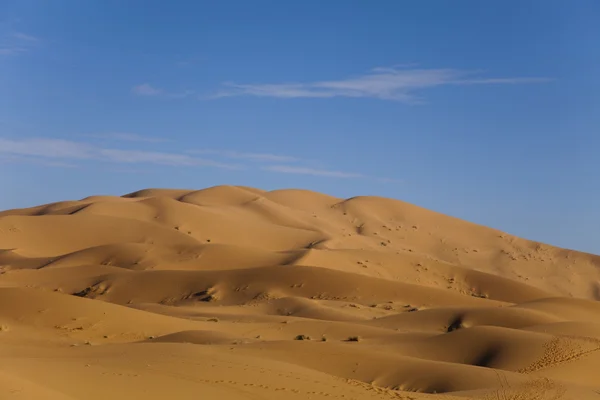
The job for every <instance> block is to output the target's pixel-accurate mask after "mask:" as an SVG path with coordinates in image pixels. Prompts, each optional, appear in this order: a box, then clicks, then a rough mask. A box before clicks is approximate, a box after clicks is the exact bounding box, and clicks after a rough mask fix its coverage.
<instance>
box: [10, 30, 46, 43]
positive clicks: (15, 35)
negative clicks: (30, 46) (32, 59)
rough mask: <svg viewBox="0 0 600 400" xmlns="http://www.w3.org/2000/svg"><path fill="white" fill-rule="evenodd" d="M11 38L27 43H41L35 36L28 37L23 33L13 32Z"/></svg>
mask: <svg viewBox="0 0 600 400" xmlns="http://www.w3.org/2000/svg"><path fill="white" fill-rule="evenodd" d="M11 36H12V37H13V38H15V39H17V40H24V41H26V42H37V41H39V39H38V38H36V37H35V36H32V35H28V34H26V33H23V32H13V33H12V34H11Z"/></svg>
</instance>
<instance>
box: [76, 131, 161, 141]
mask: <svg viewBox="0 0 600 400" xmlns="http://www.w3.org/2000/svg"><path fill="white" fill-rule="evenodd" d="M82 136H84V137H89V138H95V139H106V140H114V141H122V142H146V143H162V142H168V141H169V139H166V138H158V137H152V136H144V135H139V134H137V133H127V132H108V133H93V134H86V135H82Z"/></svg>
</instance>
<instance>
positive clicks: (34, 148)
mask: <svg viewBox="0 0 600 400" xmlns="http://www.w3.org/2000/svg"><path fill="white" fill-rule="evenodd" d="M0 156H2V157H4V158H5V159H8V160H10V159H11V157H13V158H14V157H21V158H22V157H37V158H40V159H42V160H46V161H52V162H54V163H57V162H63V163H68V162H69V161H83V160H95V161H102V162H110V163H119V164H154V165H167V166H181V167H194V166H207V167H215V168H223V169H240V168H242V167H241V166H239V165H234V164H227V163H220V162H216V161H212V160H206V159H202V158H197V157H193V156H190V155H187V154H181V153H169V152H160V151H143V150H129V149H112V148H103V147H98V146H94V145H91V144H89V143H82V142H74V141H70V140H63V139H48V138H31V139H19V140H13V139H4V138H0Z"/></svg>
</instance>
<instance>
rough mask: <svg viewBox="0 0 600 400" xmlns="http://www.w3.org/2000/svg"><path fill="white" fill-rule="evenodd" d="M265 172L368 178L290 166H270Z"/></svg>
mask: <svg viewBox="0 0 600 400" xmlns="http://www.w3.org/2000/svg"><path fill="white" fill-rule="evenodd" d="M262 169H263V170H265V171H271V172H280V173H283V174H298V175H313V176H324V177H330V178H365V177H366V176H365V175H363V174H359V173H353V172H342V171H331V170H324V169H314V168H308V167H296V166H289V165H269V166H266V167H263V168H262Z"/></svg>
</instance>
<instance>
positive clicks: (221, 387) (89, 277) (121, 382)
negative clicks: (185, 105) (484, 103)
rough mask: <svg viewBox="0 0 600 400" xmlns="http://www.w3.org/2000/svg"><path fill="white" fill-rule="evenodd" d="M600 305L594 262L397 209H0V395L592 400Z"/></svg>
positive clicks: (232, 195) (292, 199)
mask: <svg viewBox="0 0 600 400" xmlns="http://www.w3.org/2000/svg"><path fill="white" fill-rule="evenodd" d="M598 299H600V256H596V255H592V254H587V253H581V252H577V251H573V250H567V249H561V248H557V247H553V246H550V245H546V244H543V243H539V242H533V241H529V240H525V239H522V238H518V237H515V236H512V235H509V234H507V233H504V232H501V231H498V230H495V229H491V228H487V227H484V226H480V225H476V224H472V223H469V222H466V221H462V220H459V219H456V218H452V217H448V216H445V215H442V214H439V213H436V212H433V211H429V210H426V209H423V208H420V207H417V206H415V205H412V204H408V203H405V202H401V201H397V200H392V199H385V198H379V197H365V196H362V197H354V198H350V199H339V198H335V197H332V196H328V195H324V194H320V193H315V192H310V191H305V190H296V189H294V190H276V191H271V192H267V191H263V190H260V189H254V188H249V187H237V186H218V187H212V188H207V189H203V190H184V189H173V190H171V189H146V190H140V191H137V192H133V193H130V194H126V195H124V196H122V197H114V196H91V197H87V198H85V199H82V200H78V201H63V202H58V203H53V204H46V205H41V206H38V207H32V208H27V209H16V210H8V211H3V212H0V305H1V309H0V352H1V353H0V357H1V358H2V361H3V362H2V364H1V365H2V366H1V367H0V397H1V398H23V399H31V398H44V399H84V398H85V399H101V398H102V399H104V398H106V395H107V392H106V388H110V390H111V392H110V393H109V395H110V397H112V398H115V399H125V398H127V399H129V398H145V399H164V398H177V399H196V398H199V397H202V398H223V399H234V400H237V399H250V398H252V399H282V398H285V399H288V398H289V399H306V398H312V399H325V398H328V399H331V398H338V399H342V398H344V399H434V398H446V399H473V398H481V399H515V400H516V399H540V400H543V399H556V400H558V399H595V398H598V393H600V382H599V381H598V379H597V369H598V368H599V367H600V351H599V350H600V303H598V302H597V300H598ZM200 394H202V396H200ZM440 394H444V397H441V396H440ZM11 396H12V397H11Z"/></svg>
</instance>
